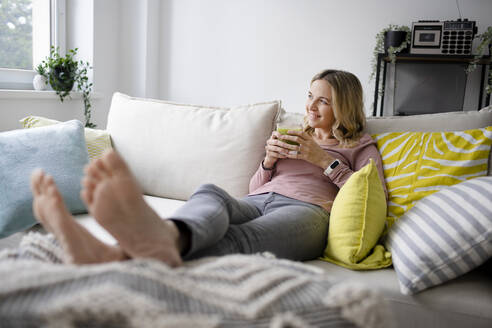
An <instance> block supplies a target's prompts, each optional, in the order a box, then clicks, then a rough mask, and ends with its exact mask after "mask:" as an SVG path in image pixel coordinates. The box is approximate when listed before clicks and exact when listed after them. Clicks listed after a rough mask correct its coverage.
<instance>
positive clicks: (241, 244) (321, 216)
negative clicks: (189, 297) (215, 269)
mask: <svg viewBox="0 0 492 328" xmlns="http://www.w3.org/2000/svg"><path fill="white" fill-rule="evenodd" d="M170 219H171V220H174V221H178V222H179V223H178V224H181V225H183V224H184V225H186V227H187V228H188V229H189V231H190V232H191V238H190V240H191V245H190V248H189V249H188V251H187V252H186V254H183V258H184V259H185V260H189V259H194V258H199V257H204V256H214V255H225V254H232V253H243V254H251V253H257V252H265V251H268V252H271V253H273V254H275V255H276V256H277V257H280V258H287V259H291V260H297V261H305V260H310V259H316V258H317V257H319V256H321V255H322V253H323V250H324V248H325V245H326V236H327V231H328V221H329V213H328V212H327V211H326V210H324V209H323V208H321V207H320V206H317V205H314V204H310V203H306V202H303V201H300V200H296V199H292V198H289V197H285V196H282V195H280V194H277V193H273V192H271V193H266V194H260V195H253V196H247V197H245V198H242V199H236V198H234V197H232V196H230V195H229V194H228V193H227V192H225V191H224V190H222V189H221V188H219V187H217V186H215V185H212V184H206V185H203V186H201V187H200V188H198V190H197V191H196V192H195V193H194V194H193V195H192V196H191V197H190V199H189V200H188V201H187V202H186V203H185V204H184V205H183V206H182V207H181V208H179V209H178V210H177V211H176V213H174V215H173V216H172V217H170Z"/></svg>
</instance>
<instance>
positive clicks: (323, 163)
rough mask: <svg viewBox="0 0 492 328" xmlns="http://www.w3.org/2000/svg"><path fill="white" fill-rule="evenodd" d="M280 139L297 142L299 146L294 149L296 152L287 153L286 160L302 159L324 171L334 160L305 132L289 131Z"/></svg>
mask: <svg viewBox="0 0 492 328" xmlns="http://www.w3.org/2000/svg"><path fill="white" fill-rule="evenodd" d="M281 138H282V139H284V140H290V141H294V142H297V143H298V144H299V146H295V147H296V149H295V150H296V152H292V151H291V152H289V153H287V154H286V158H292V159H303V160H305V161H306V162H309V163H311V164H314V165H317V166H319V167H321V168H322V169H325V168H327V167H328V165H330V163H331V162H333V161H334V160H335V158H334V157H332V156H330V155H329V154H328V153H326V152H325V151H324V150H323V148H321V147H320V146H319V145H318V144H317V143H316V141H314V139H313V137H312V136H310V135H309V134H307V133H306V132H301V131H289V134H288V135H282V136H281Z"/></svg>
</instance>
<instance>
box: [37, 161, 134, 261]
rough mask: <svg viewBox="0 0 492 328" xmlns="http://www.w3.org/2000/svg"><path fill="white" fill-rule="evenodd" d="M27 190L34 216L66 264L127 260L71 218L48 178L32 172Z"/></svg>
mask: <svg viewBox="0 0 492 328" xmlns="http://www.w3.org/2000/svg"><path fill="white" fill-rule="evenodd" d="M31 189H32V193H33V197H34V200H33V210H34V216H35V217H36V219H37V220H38V221H39V222H41V224H42V225H43V227H44V228H45V229H46V230H47V231H49V232H51V233H52V234H53V235H55V237H56V238H57V240H58V241H59V242H60V244H61V245H62V247H63V250H64V251H65V255H66V259H65V261H66V262H68V263H74V264H88V263H102V262H110V261H121V260H124V259H126V258H127V257H126V255H125V254H124V252H123V250H122V249H121V248H119V247H115V246H110V245H106V244H104V243H103V242H101V241H100V240H98V239H97V238H95V237H94V236H93V235H92V234H91V233H90V232H89V231H87V230H86V229H85V228H84V227H83V226H81V225H80V224H79V223H77V222H76V221H75V220H74V219H73V217H72V215H71V214H70V212H68V210H67V208H66V207H65V204H64V203H63V198H62V196H61V194H60V192H59V191H58V189H57V187H56V185H55V181H54V180H53V178H52V177H51V176H49V175H47V174H45V173H44V172H43V171H41V170H36V171H34V172H33V174H32V176H31Z"/></svg>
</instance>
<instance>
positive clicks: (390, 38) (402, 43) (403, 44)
mask: <svg viewBox="0 0 492 328" xmlns="http://www.w3.org/2000/svg"><path fill="white" fill-rule="evenodd" d="M410 36H411V33H410V28H409V27H408V26H406V25H394V24H390V25H388V27H385V28H383V29H382V30H381V31H380V32H379V33H378V34H376V45H375V46H374V50H373V58H372V62H371V66H372V71H371V75H370V77H369V80H370V81H371V80H373V79H374V77H375V76H376V65H377V61H378V54H380V53H385V54H387V55H388V58H389V59H390V61H391V63H394V62H395V60H396V54H397V53H401V52H404V51H406V50H407V49H408V48H407V47H408V45H409V44H410Z"/></svg>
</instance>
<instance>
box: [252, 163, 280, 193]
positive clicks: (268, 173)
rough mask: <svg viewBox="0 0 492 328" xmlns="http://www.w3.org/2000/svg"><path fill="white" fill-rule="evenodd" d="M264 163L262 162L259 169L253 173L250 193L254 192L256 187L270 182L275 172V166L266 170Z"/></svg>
mask: <svg viewBox="0 0 492 328" xmlns="http://www.w3.org/2000/svg"><path fill="white" fill-rule="evenodd" d="M262 164H263V163H260V167H258V170H256V173H255V174H254V175H253V177H252V178H251V180H249V192H250V193H252V192H254V191H255V190H256V189H258V188H260V187H261V186H263V185H264V184H265V183H267V182H269V181H270V180H271V179H272V177H273V174H274V173H275V167H274V168H273V169H271V170H265V169H264V168H263V165H262Z"/></svg>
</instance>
